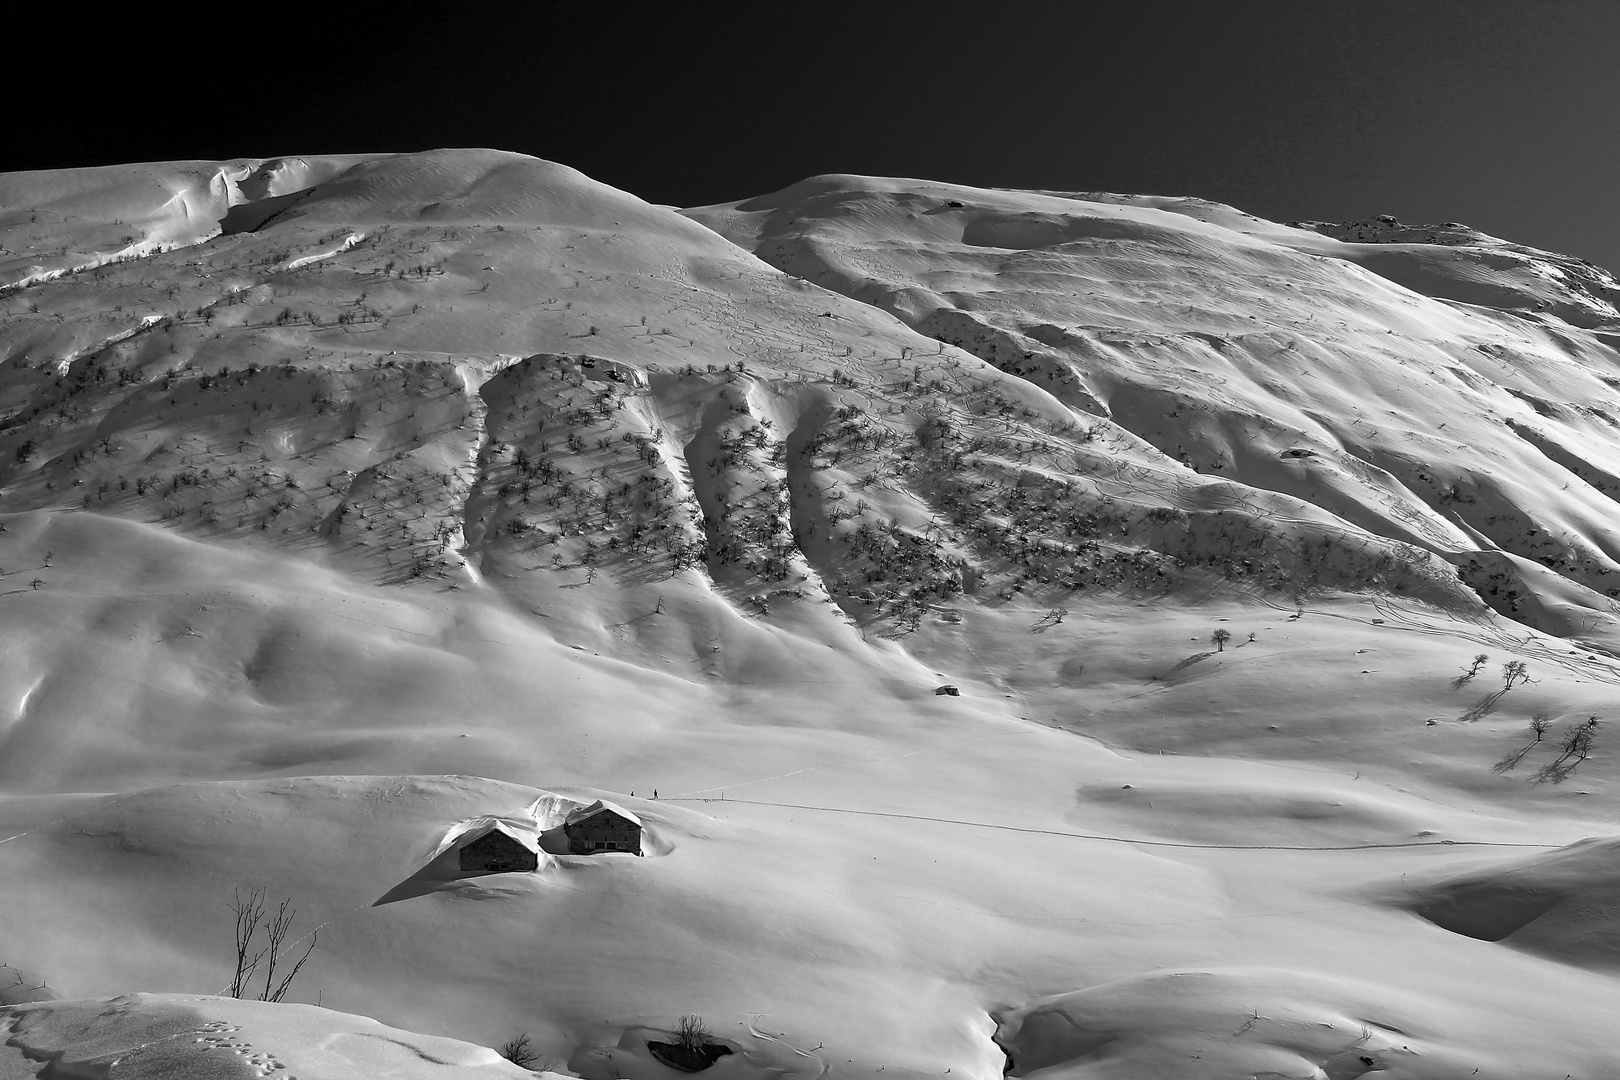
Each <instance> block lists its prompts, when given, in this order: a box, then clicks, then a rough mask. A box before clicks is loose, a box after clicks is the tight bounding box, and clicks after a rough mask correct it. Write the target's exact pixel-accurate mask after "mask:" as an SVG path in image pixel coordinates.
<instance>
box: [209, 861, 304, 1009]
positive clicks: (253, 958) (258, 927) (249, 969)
mask: <svg viewBox="0 0 1620 1080" xmlns="http://www.w3.org/2000/svg"><path fill="white" fill-rule="evenodd" d="M231 910H232V911H233V912H235V913H236V974H235V975H234V976H233V977H232V978H231V987H230V995H231V997H233V998H241V997H250V996H252V988H251V986H250V983H251V982H252V981H253V978H254V976H255V974H256V973H257V972H258V970H259V967H260V966H261V965H263V967H264V987H263V988H262V989H261V990H260V991H259V993H258V995H257V1000H259V1001H280V1000H281V999H282V998H284V997H286V996H287V990H288V989H289V988H290V987H291V986H292V981H293V979H295V978H296V977H297V976H298V972H299V971H301V970H302V969H303V967H304V964H305V962H306V961H308V960H309V954H310V953H312V952H314V951H315V943H316V941H317V940H319V938H320V934H319V932H314V933H311V934H310V935H309V947H308V948H306V949H305V950H304V955H302V956H300V957H299V958H298V961H297V962H296V963H295V964H293V967H292V970H291V971H289V972H287V973H286V975H284V976H282V978H281V981H280V982H277V981H276V965H277V964H278V963H279V962H280V961H281V958H282V957H283V956H284V955H285V954H286V953H288V952H290V951H291V950H290V949H289V948H288V946H287V935H288V934H289V933H291V931H292V924H293V919H294V917H296V916H297V914H298V909H297V908H295V907H293V906H292V901H291V900H283V901H281V903H280V904H278V905H277V907H276V910H275V913H274V914H271V913H269V912H268V911H267V910H266V909H265V902H264V887H263V886H260V887H258V888H255V889H250V890H248V893H247V895H246V897H244V896H243V895H242V890H241V889H237V890H236V891H235V892H234V893H233V894H232V900H231ZM261 931H262V932H263V941H264V944H262V945H258V946H257V947H255V942H257V941H259V940H261V938H260V933H261Z"/></svg>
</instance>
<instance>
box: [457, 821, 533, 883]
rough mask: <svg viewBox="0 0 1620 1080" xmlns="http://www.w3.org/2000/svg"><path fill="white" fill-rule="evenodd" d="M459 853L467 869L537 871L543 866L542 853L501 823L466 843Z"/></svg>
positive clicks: (464, 867) (462, 865)
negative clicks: (507, 829) (504, 827)
mask: <svg viewBox="0 0 1620 1080" xmlns="http://www.w3.org/2000/svg"><path fill="white" fill-rule="evenodd" d="M459 854H460V858H461V869H463V870H488V871H491V872H493V873H505V872H517V871H524V870H535V869H538V868H539V866H540V856H539V854H538V853H536V852H535V850H534V849H533V848H531V847H529V845H528V844H525V843H524V842H523V841H522V840H519V839H518V838H517V837H515V836H513V835H512V834H511V833H509V832H507V831H506V830H504V829H502V828H501V827H500V826H499V825H495V826H491V827H490V829H489V830H488V831H487V832H485V833H482V834H481V835H479V836H477V837H475V838H473V839H472V840H469V841H466V842H465V843H463V844H462V845H461V851H460V853H459Z"/></svg>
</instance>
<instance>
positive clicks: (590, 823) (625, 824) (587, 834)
mask: <svg viewBox="0 0 1620 1080" xmlns="http://www.w3.org/2000/svg"><path fill="white" fill-rule="evenodd" d="M563 834H564V835H565V836H567V837H568V850H569V852H570V853H572V854H574V855H598V854H601V853H602V852H604V851H628V852H633V853H634V854H636V855H640V854H641V820H640V819H639V818H637V817H636V815H634V814H632V813H631V812H630V811H628V810H626V809H624V808H622V807H618V806H614V805H612V804H611V803H605V802H603V801H602V800H600V799H598V800H596V801H595V802H593V803H591V805H589V806H582V807H580V808H579V809H578V810H575V811H574V812H573V813H571V814H569V815H568V817H567V819H566V820H565V821H564V822H563Z"/></svg>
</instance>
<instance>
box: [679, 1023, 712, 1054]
mask: <svg viewBox="0 0 1620 1080" xmlns="http://www.w3.org/2000/svg"><path fill="white" fill-rule="evenodd" d="M712 1041H714V1032H712V1031H710V1030H709V1029H708V1028H707V1027H706V1026H704V1023H703V1017H701V1016H683V1017H681V1019H680V1022H679V1023H677V1024H676V1025H675V1045H676V1046H677V1047H679V1048H680V1049H682V1050H685V1051H687V1052H689V1053H693V1054H698V1053H702V1052H703V1048H704V1047H705V1046H707V1045H709V1043H711V1042H712Z"/></svg>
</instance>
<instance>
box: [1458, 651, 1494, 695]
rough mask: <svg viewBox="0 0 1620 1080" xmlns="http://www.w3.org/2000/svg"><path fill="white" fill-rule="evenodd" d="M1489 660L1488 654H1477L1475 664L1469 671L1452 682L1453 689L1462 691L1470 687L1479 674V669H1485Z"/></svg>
mask: <svg viewBox="0 0 1620 1080" xmlns="http://www.w3.org/2000/svg"><path fill="white" fill-rule="evenodd" d="M1489 660H1490V657H1489V656H1487V655H1486V654H1484V653H1479V654H1477V655H1476V656H1475V657H1474V662H1473V664H1472V665H1471V666H1470V667H1469V668H1468V670H1467V671H1465V672H1463V673H1462V674H1461V675H1459V676H1457V677H1456V678H1455V679H1452V680H1451V688H1452V689H1453V690H1461V689H1462V688H1463V687H1464V686H1466V685H1468V682H1469V681H1470V680H1471V679H1473V677H1474V676H1475V675H1478V674H1479V669H1480V668H1482V667H1484V666H1485V664H1486V663H1487V662H1488V661H1489Z"/></svg>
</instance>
